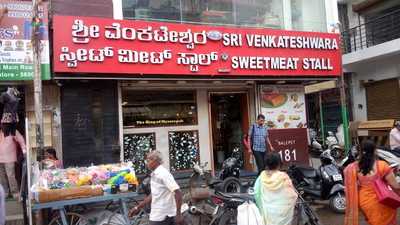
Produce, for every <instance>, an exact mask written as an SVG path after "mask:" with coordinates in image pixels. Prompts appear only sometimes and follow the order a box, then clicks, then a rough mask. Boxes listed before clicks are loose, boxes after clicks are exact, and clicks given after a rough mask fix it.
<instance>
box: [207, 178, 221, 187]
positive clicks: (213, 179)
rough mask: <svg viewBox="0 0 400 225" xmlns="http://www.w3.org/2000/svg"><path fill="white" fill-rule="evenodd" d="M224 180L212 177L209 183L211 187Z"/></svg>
mask: <svg viewBox="0 0 400 225" xmlns="http://www.w3.org/2000/svg"><path fill="white" fill-rule="evenodd" d="M221 182H222V181H221V180H219V179H215V178H211V179H210V181H209V182H208V185H209V186H210V187H215V186H216V185H218V184H220V183H221Z"/></svg>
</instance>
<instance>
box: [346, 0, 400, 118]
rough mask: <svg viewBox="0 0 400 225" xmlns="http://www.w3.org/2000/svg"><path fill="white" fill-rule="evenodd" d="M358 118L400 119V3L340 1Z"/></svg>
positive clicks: (354, 107)
mask: <svg viewBox="0 0 400 225" xmlns="http://www.w3.org/2000/svg"><path fill="white" fill-rule="evenodd" d="M339 14H340V20H341V24H342V35H343V37H342V38H343V41H344V55H343V68H344V71H345V72H346V76H347V77H348V78H349V80H351V94H352V98H353V115H354V120H358V121H365V120H379V119H400V86H399V83H400V79H399V78H400V67H399V62H400V47H399V46H400V45H399V44H400V25H399V22H400V2H399V1H395V0H386V1H351V0H348V1H339Z"/></svg>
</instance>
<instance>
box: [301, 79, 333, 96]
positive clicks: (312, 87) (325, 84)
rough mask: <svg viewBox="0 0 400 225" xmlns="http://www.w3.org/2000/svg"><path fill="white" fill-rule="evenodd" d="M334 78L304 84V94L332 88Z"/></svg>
mask: <svg viewBox="0 0 400 225" xmlns="http://www.w3.org/2000/svg"><path fill="white" fill-rule="evenodd" d="M336 87H337V86H336V80H330V81H325V82H321V83H316V84H311V85H307V86H304V90H305V93H306V94H311V93H315V92H320V91H324V90H329V89H332V88H336Z"/></svg>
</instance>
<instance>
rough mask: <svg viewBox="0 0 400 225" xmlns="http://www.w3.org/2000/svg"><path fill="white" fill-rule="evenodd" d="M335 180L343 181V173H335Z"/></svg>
mask: <svg viewBox="0 0 400 225" xmlns="http://www.w3.org/2000/svg"><path fill="white" fill-rule="evenodd" d="M332 178H333V181H341V180H343V178H342V175H341V174H335V175H333V176H332Z"/></svg>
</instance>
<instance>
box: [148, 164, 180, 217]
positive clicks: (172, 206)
mask: <svg viewBox="0 0 400 225" xmlns="http://www.w3.org/2000/svg"><path fill="white" fill-rule="evenodd" d="M150 185H151V212H150V221H163V220H164V219H165V218H166V217H167V216H168V217H174V216H176V203H175V191H176V190H178V189H179V186H178V184H177V183H176V181H175V179H174V177H173V176H172V174H171V173H170V172H169V171H168V170H167V169H166V168H165V167H163V166H162V165H160V166H158V167H157V169H155V170H154V171H153V172H152V173H151V181H150Z"/></svg>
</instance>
